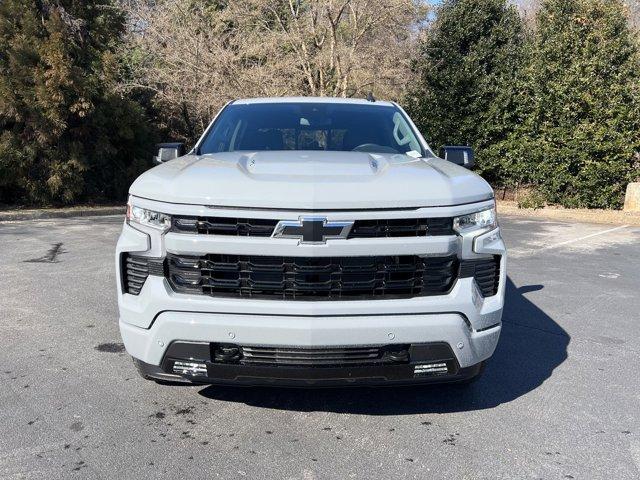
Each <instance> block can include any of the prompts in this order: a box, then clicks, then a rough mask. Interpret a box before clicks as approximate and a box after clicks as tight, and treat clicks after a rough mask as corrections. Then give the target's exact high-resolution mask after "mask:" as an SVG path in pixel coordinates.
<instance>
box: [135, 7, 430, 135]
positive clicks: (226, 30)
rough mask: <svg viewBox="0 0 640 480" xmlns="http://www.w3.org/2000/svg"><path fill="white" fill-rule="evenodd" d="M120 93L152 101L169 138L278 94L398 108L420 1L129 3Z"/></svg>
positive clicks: (421, 14) (407, 74)
mask: <svg viewBox="0 0 640 480" xmlns="http://www.w3.org/2000/svg"><path fill="white" fill-rule="evenodd" d="M124 3H125V6H126V10H127V12H128V14H129V19H130V24H131V25H132V29H131V31H132V33H131V37H130V44H129V45H128V46H127V52H126V58H127V59H128V68H127V70H128V71H129V72H130V76H129V78H128V80H127V81H126V82H125V83H124V84H123V88H124V89H125V90H126V91H132V90H133V91H141V90H147V91H150V92H152V96H153V97H152V98H153V104H154V105H155V107H156V108H157V109H158V111H160V112H162V115H161V117H160V118H161V119H162V120H163V124H162V125H161V127H163V128H165V129H166V130H167V131H168V132H169V134H170V135H172V136H173V137H178V138H179V137H182V138H184V139H187V140H194V139H195V138H197V135H199V134H200V133H201V132H202V130H203V129H204V128H205V127H206V125H207V124H208V122H209V121H210V120H211V118H212V117H213V115H214V114H215V113H216V112H217V111H218V110H219V109H220V107H221V106H222V105H224V103H225V102H227V101H229V100H231V99H234V98H239V97H255V96H282V95H318V96H323V95H330V96H343V97H351V96H362V97H364V96H366V95H367V93H368V92H369V91H373V93H374V94H375V95H377V96H379V97H381V98H390V99H398V98H400V97H401V96H402V95H403V92H404V89H405V86H406V84H407V83H408V81H409V79H410V78H411V71H410V59H411V56H412V52H413V47H414V45H415V41H416V38H417V35H418V31H419V29H420V25H421V22H422V21H423V20H424V18H425V15H426V7H425V6H424V5H425V4H424V3H423V1H421V0H245V1H233V2H230V1H222V0H158V1H157V2H150V1H148V0H128V1H125V2H124Z"/></svg>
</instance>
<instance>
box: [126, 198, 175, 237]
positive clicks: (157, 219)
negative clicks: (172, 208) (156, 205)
mask: <svg viewBox="0 0 640 480" xmlns="http://www.w3.org/2000/svg"><path fill="white" fill-rule="evenodd" d="M127 223H137V224H139V225H145V226H147V227H152V228H157V229H158V230H161V231H163V232H165V231H167V230H169V228H170V227H171V216H170V215H167V214H166V213H160V212H154V211H153V210H147V209H146V208H142V207H136V206H135V205H132V204H130V203H129V204H127Z"/></svg>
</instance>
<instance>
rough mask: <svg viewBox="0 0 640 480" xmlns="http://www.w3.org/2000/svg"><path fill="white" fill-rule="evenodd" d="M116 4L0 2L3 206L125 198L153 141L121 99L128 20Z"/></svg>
mask: <svg viewBox="0 0 640 480" xmlns="http://www.w3.org/2000/svg"><path fill="white" fill-rule="evenodd" d="M124 20H125V19H124V16H123V15H122V13H121V11H120V10H119V9H117V8H114V5H113V4H112V3H111V0H91V1H76V0H40V1H37V2H24V1H21V0H3V1H2V2H0V201H1V202H6V203H38V204H47V203H70V202H73V201H76V200H79V199H83V198H84V199H87V198H92V199H100V200H105V199H114V198H119V199H122V198H123V197H124V195H125V194H126V191H127V188H128V185H129V183H130V181H131V179H132V177H133V176H135V175H136V174H137V173H138V172H139V171H140V169H141V168H144V164H145V163H146V161H145V160H146V158H148V155H149V153H148V147H149V144H150V142H151V141H152V140H153V138H152V132H151V131H150V130H149V127H147V125H146V122H145V117H144V114H143V112H142V110H141V108H140V106H139V105H137V104H135V103H133V102H131V101H129V100H127V99H125V98H122V97H121V96H119V95H117V94H115V93H114V91H115V85H116V82H117V77H118V73H117V72H118V62H117V58H116V56H115V51H116V47H117V45H118V42H119V39H120V38H121V35H122V33H123V32H124V28H125V23H124Z"/></svg>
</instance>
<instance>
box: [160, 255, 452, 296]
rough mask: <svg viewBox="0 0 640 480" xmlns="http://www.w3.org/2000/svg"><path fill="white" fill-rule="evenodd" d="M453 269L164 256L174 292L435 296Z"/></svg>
mask: <svg viewBox="0 0 640 480" xmlns="http://www.w3.org/2000/svg"><path fill="white" fill-rule="evenodd" d="M185 264H187V265H189V266H188V267H185V266H184V265H185ZM191 265H198V266H199V267H200V268H198V269H196V270H194V268H193V267H192V266H191ZM457 269H458V262H457V259H456V257H446V258H441V257H433V258H432V257H426V258H423V257H419V256H410V255H407V256H385V257H323V258H315V257H314V258H306V257H261V256H238V255H218V254H210V255H205V256H203V257H200V258H198V259H194V257H190V258H189V261H187V262H185V261H183V259H182V257H180V256H177V255H172V254H169V255H168V256H167V273H168V279H169V283H170V284H171V285H172V287H173V288H174V290H176V291H178V292H182V293H200V294H207V295H213V296H237V297H254V298H280V299H285V300H289V299H291V300H297V299H300V300H304V299H314V300H316V299H317V300H322V299H327V300H332V299H350V298H355V299H357V298H361V297H365V298H371V297H377V298H385V297H394V296H404V297H407V296H408V297H411V296H418V295H439V294H442V293H446V292H448V291H449V290H450V289H451V287H452V286H453V283H454V282H455V279H456V276H457ZM196 272H198V273H196Z"/></svg>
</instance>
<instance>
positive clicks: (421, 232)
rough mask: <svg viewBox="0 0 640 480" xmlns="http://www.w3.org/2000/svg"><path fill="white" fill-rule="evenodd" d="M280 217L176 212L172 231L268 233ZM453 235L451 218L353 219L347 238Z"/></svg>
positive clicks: (249, 234)
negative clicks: (192, 215)
mask: <svg viewBox="0 0 640 480" xmlns="http://www.w3.org/2000/svg"><path fill="white" fill-rule="evenodd" d="M279 220H280V219H258V218H232V217H185V216H175V217H173V222H172V226H171V231H172V232H176V233H191V234H200V235H231V236H237V237H270V236H271V235H272V234H273V232H274V230H275V228H276V225H277V224H278V222H279ZM440 235H455V232H454V231H453V218H451V217H444V218H401V219H383V220H356V221H355V222H354V224H353V228H352V229H351V232H350V234H349V237H348V238H392V237H427V236H440Z"/></svg>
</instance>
